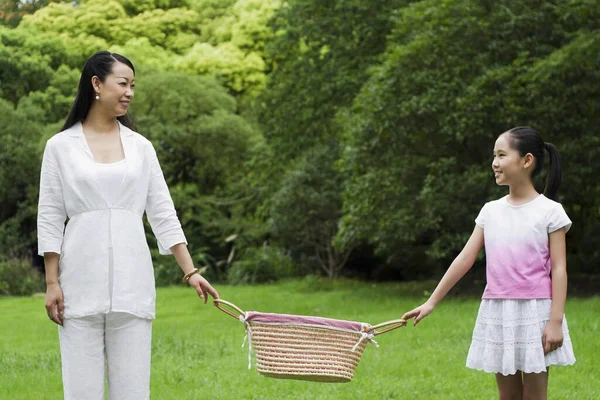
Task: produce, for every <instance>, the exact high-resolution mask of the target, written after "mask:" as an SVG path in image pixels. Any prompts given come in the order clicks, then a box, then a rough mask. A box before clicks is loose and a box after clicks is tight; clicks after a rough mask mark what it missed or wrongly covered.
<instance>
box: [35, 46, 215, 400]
mask: <svg viewBox="0 0 600 400" xmlns="http://www.w3.org/2000/svg"><path fill="white" fill-rule="evenodd" d="M134 87H135V70H134V68H133V65H132V64H131V62H130V61H129V60H128V59H127V58H125V57H123V56H121V55H118V54H114V53H109V52H107V51H101V52H98V53H96V54H94V55H93V56H92V57H91V58H90V59H89V60H88V61H87V63H86V65H85V67H84V69H83V72H82V74H81V79H80V81H79V89H78V93H77V96H76V98H75V102H74V103H73V106H72V108H71V110H70V112H69V115H68V116H67V120H66V122H65V125H64V126H63V129H62V131H61V132H60V133H58V134H56V135H54V136H53V137H52V138H50V139H49V140H48V142H47V143H46V147H45V150H44V156H43V160H42V170H41V179H40V198H39V207H38V253H39V255H41V256H43V257H44V263H45V267H46V284H47V293H46V310H47V313H48V317H49V318H50V319H51V320H52V321H54V322H55V323H57V324H58V325H59V340H60V348H61V360H62V375H63V387H64V393H65V399H86V400H95V399H104V371H105V364H106V369H107V370H108V388H109V397H110V399H111V400H118V399H128V400H132V399H148V398H149V396H150V394H149V393H150V348H151V336H152V319H154V316H155V297H156V296H155V287H154V275H153V268H152V259H151V256H150V251H149V249H148V244H147V242H146V239H145V233H144V225H143V222H142V217H143V214H144V212H146V215H147V217H148V221H149V222H150V225H151V227H152V230H153V232H154V234H155V236H156V238H157V241H158V247H159V251H160V254H173V256H174V257H175V259H176V260H177V262H178V264H179V266H180V267H181V269H182V271H183V273H184V280H185V281H187V282H188V283H189V285H190V286H192V287H193V288H194V289H195V290H196V292H197V293H198V295H199V296H200V297H201V298H202V299H203V300H204V303H206V301H207V298H208V294H210V295H211V296H212V297H214V298H218V294H217V291H216V290H215V289H214V288H213V287H212V286H211V285H210V284H209V283H208V282H207V281H206V280H205V279H204V278H203V277H202V276H200V274H199V273H198V269H196V268H194V265H193V261H192V259H191V257H190V254H189V252H188V250H187V247H186V245H187V241H186V238H185V235H184V233H183V231H182V229H181V224H180V222H179V220H178V218H177V215H176V212H175V208H174V206H173V201H172V200H171V196H170V194H169V189H168V187H167V184H166V182H165V179H164V177H163V174H162V170H161V168H160V164H159V162H158V159H157V157H156V152H155V150H154V147H153V146H152V143H151V142H150V141H148V140H147V139H146V138H144V137H143V136H141V135H140V134H138V133H136V132H134V131H132V130H131V129H130V128H131V126H132V124H131V121H130V119H129V118H128V117H127V109H128V107H129V104H130V102H131V100H132V99H133V94H134ZM67 218H68V223H67V225H66V228H65V220H66V219H67Z"/></svg>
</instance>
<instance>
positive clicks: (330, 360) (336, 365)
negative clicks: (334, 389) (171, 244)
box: [214, 299, 406, 382]
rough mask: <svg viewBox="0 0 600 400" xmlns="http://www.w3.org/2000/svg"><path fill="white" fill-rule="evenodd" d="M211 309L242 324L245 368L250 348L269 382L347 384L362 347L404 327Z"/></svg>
mask: <svg viewBox="0 0 600 400" xmlns="http://www.w3.org/2000/svg"><path fill="white" fill-rule="evenodd" d="M214 304H215V306H216V307H217V308H219V309H220V310H221V311H223V312H224V313H226V314H228V315H230V316H232V317H233V318H235V319H237V320H239V321H241V322H242V323H243V324H244V326H245V329H246V337H245V338H244V344H245V342H246V339H247V340H248V368H251V366H252V362H251V360H252V359H251V357H252V353H251V352H252V347H254V350H255V353H256V364H257V369H258V372H259V373H260V374H262V375H264V376H268V377H271V378H282V379H299V380H308V381H317V382H350V381H351V380H352V378H353V377H354V370H355V368H356V366H357V365H358V362H359V361H360V357H361V356H362V353H363V350H364V349H365V346H366V344H367V342H371V343H373V344H375V345H376V346H377V342H375V340H374V337H375V336H377V335H380V334H382V333H386V332H389V331H391V330H393V329H396V328H399V327H401V326H405V325H406V321H405V320H403V319H396V320H392V321H387V322H384V323H381V324H378V325H373V326H371V325H369V324H366V323H361V322H353V321H344V320H337V319H330V318H321V317H309V316H302V315H291V314H271V313H261V312H254V311H251V312H244V311H242V310H241V309H240V308H239V307H237V306H236V305H235V304H232V303H230V302H228V301H225V300H220V299H219V300H215V302H214ZM244 344H242V347H243V346H244Z"/></svg>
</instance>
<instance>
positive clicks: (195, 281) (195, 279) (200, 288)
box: [188, 274, 219, 304]
mask: <svg viewBox="0 0 600 400" xmlns="http://www.w3.org/2000/svg"><path fill="white" fill-rule="evenodd" d="M188 283H189V284H190V286H191V287H193V288H194V289H196V292H197V293H198V296H200V298H201V299H202V300H204V304H206V301H207V300H208V294H210V295H211V296H212V297H213V299H218V298H219V293H217V291H216V290H215V288H213V287H212V286H211V285H210V283H208V281H207V280H206V279H204V277H203V276H202V275H200V274H194V275H192V276H191V277H190V280H189V281H188Z"/></svg>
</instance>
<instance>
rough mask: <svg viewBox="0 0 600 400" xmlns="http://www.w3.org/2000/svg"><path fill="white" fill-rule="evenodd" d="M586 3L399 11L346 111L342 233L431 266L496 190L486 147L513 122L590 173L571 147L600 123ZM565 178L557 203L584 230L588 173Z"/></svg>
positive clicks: (591, 215)
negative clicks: (536, 131)
mask: <svg viewBox="0 0 600 400" xmlns="http://www.w3.org/2000/svg"><path fill="white" fill-rule="evenodd" d="M592 3H593V2H590V1H575V2H564V1H553V2H544V3H543V5H542V6H541V7H540V3H539V2H535V1H520V2H514V1H501V2H477V1H443V2H439V1H422V2H419V3H416V4H414V5H412V6H410V7H407V8H405V9H402V10H401V13H400V15H399V17H398V19H397V21H396V26H395V28H394V32H393V34H392V35H391V36H390V39H389V44H388V48H387V49H386V52H385V53H384V55H383V57H382V60H383V62H382V64H381V65H379V66H378V67H377V68H375V69H373V70H372V73H371V77H370V78H369V80H368V81H367V82H366V83H365V84H364V86H363V87H362V89H361V92H360V94H359V95H358V96H357V98H356V99H355V101H354V104H353V106H352V108H351V110H350V111H349V112H348V113H347V116H348V118H346V119H345V120H344V132H345V141H344V149H345V150H344V155H343V161H342V168H343V169H344V171H345V173H346V176H347V178H348V181H347V184H346V190H345V194H344V218H343V222H342V228H341V230H340V234H339V238H340V240H342V241H344V240H348V241H354V240H357V239H358V240H368V241H369V242H370V243H371V244H372V245H373V246H375V248H376V250H377V252H378V254H380V255H381V256H384V257H386V258H387V259H388V260H389V263H390V265H398V266H404V267H403V269H404V270H403V271H402V272H401V274H402V276H404V277H415V276H428V275H431V273H436V272H438V273H439V272H440V271H441V270H442V269H444V268H445V267H446V266H447V265H448V263H449V261H450V260H451V259H452V258H453V257H454V256H455V255H456V254H457V253H458V251H459V250H460V248H461V247H462V246H463V245H464V243H465V241H466V238H467V237H468V235H469V232H470V231H471V230H472V229H473V218H474V217H475V216H476V215H477V212H478V210H479V208H480V207H481V206H482V205H483V204H484V203H485V201H487V200H489V199H492V198H498V197H500V196H501V194H502V193H504V191H503V190H501V189H499V188H496V187H495V185H494V183H493V181H492V177H491V172H490V171H491V170H490V162H491V149H492V147H493V143H494V139H495V137H496V136H497V135H498V134H500V133H502V132H504V131H506V130H507V129H509V128H511V127H513V126H517V125H532V126H534V127H537V128H538V129H540V131H541V132H542V134H543V136H544V137H545V139H546V140H548V141H550V142H554V143H556V144H557V146H558V148H559V149H563V151H564V152H563V156H564V159H565V165H569V170H571V168H572V170H580V169H581V170H582V171H583V176H584V177H585V178H583V179H585V180H586V181H588V180H589V182H595V181H596V180H595V178H593V177H592V176H591V175H588V173H591V171H592V170H595V171H598V164H597V162H596V161H595V160H592V159H591V158H590V157H589V156H587V155H585V156H584V155H583V154H587V153H579V152H581V151H582V147H581V146H585V145H588V146H589V145H592V144H593V143H596V139H594V137H595V136H597V132H598V126H600V125H599V124H598V112H597V111H598V110H597V105H595V104H594V103H593V102H590V101H588V99H590V98H593V97H597V96H598V94H599V93H598V88H597V87H595V86H593V85H592V86H590V85H589V82H590V81H593V80H594V79H597V77H598V72H597V71H598V69H597V68H596V67H594V65H596V66H597V65H598V51H597V50H598V43H599V42H598V37H599V35H598V28H597V26H596V24H594V23H592V22H591V21H593V20H596V19H597V17H598V12H599V11H600V7H599V6H598V5H597V3H596V4H592ZM566 16H568V17H566ZM569 57H573V58H572V59H571V58H569ZM565 132H568V133H569V134H568V136H566V135H565V134H564V133H565ZM574 150H575V152H574ZM578 153H579V154H578ZM575 179H576V178H574V177H572V175H571V174H567V175H566V176H565V182H564V183H565V186H566V187H568V188H569V193H568V194H567V195H565V199H567V200H566V208H567V211H568V212H570V213H571V215H572V216H573V217H574V218H575V220H574V222H575V224H574V225H575V226H576V225H578V223H581V225H582V226H586V227H587V228H586V232H588V233H591V232H592V231H591V230H589V229H590V227H591V226H592V225H594V226H597V224H596V222H593V223H591V224H590V223H589V221H590V219H592V220H594V221H597V220H598V218H599V216H598V214H597V211H594V210H597V209H598V208H597V202H596V201H595V200H589V198H590V197H589V196H591V198H594V197H593V196H594V194H595V193H597V192H596V191H597V185H592V186H591V187H590V188H589V189H585V190H581V191H579V190H578V189H575V187H576V186H574V185H573V184H572V183H575V182H577V181H576V180H575ZM584 186H585V185H584ZM583 198H585V200H581V199H583ZM584 202H585V203H586V204H585V205H583V203H584ZM580 207H581V208H583V209H584V210H587V211H584V212H583V214H584V215H585V216H586V217H587V221H586V222H584V221H583V220H579V218H580V217H579V215H580V214H579V213H578V209H579V208H580ZM594 232H596V231H594ZM575 235H577V236H579V235H580V233H579V232H577V233H575ZM569 250H570V252H572V251H576V250H577V248H576V247H570V248H569ZM571 254H573V253H571ZM587 264H589V261H588V263H587ZM578 268H579V269H580V270H582V269H581V268H582V266H578Z"/></svg>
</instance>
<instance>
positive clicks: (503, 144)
mask: <svg viewBox="0 0 600 400" xmlns="http://www.w3.org/2000/svg"><path fill="white" fill-rule="evenodd" d="M507 136H508V133H503V134H502V135H500V136H499V137H498V139H497V140H496V144H495V145H494V160H493V162H492V170H493V171H494V177H495V178H496V184H498V185H500V186H505V185H512V184H518V183H522V182H526V181H527V180H531V173H532V172H533V167H534V162H535V158H534V157H533V155H532V154H531V153H527V154H526V155H525V156H524V157H521V155H520V154H519V152H518V151H517V150H515V149H513V148H512V147H510V145H509V143H508V140H507V139H508V137H507Z"/></svg>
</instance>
